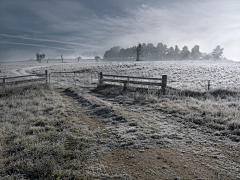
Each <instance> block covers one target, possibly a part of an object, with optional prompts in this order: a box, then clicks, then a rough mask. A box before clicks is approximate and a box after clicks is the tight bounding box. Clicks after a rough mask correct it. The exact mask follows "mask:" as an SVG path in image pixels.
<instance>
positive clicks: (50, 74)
mask: <svg viewBox="0 0 240 180" xmlns="http://www.w3.org/2000/svg"><path fill="white" fill-rule="evenodd" d="M50 76H51V73H49V75H48V83H49V84H51V83H50Z"/></svg>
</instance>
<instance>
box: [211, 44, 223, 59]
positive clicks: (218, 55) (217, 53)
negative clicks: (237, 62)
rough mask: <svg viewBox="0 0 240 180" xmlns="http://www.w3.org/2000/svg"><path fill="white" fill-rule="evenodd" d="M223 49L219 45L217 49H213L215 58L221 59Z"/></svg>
mask: <svg viewBox="0 0 240 180" xmlns="http://www.w3.org/2000/svg"><path fill="white" fill-rule="evenodd" d="M223 50H224V48H221V47H220V46H219V45H218V46H217V47H216V48H215V49H213V52H212V57H213V59H217V60H218V59H221V58H222V54H223Z"/></svg>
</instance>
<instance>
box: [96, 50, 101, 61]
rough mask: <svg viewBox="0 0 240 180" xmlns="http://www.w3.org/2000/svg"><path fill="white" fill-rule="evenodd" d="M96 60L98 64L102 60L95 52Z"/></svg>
mask: <svg viewBox="0 0 240 180" xmlns="http://www.w3.org/2000/svg"><path fill="white" fill-rule="evenodd" d="M94 59H95V61H96V62H98V61H99V60H100V59H101V58H100V57H99V56H98V55H97V53H96V52H94Z"/></svg>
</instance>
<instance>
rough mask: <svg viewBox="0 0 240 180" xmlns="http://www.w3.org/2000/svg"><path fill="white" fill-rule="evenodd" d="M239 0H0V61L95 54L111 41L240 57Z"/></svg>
mask: <svg viewBox="0 0 240 180" xmlns="http://www.w3.org/2000/svg"><path fill="white" fill-rule="evenodd" d="M239 9H240V1H238V0H229V1H225V0H198V1H197V0H181V1H180V0H168V1H164V0H162V1H161V0H150V1H147V3H146V1H143V0H121V1H113V0H87V1H85V0H68V1H63V0H62V1H59V0H58V1H57V0H52V1H46V0H42V1H37V0H18V1H15V0H6V1H5V0H0V61H6V60H23V59H31V58H35V55H36V53H37V52H42V53H45V54H46V56H47V57H49V58H55V57H60V55H61V54H62V55H63V56H65V57H75V54H77V55H80V56H82V57H93V53H94V52H95V51H96V52H98V54H99V55H100V56H103V54H104V52H105V51H106V50H108V49H110V48H111V47H113V46H117V45H118V46H121V47H123V48H126V47H130V46H133V45H136V44H137V43H138V42H141V43H142V42H145V43H153V44H154V45H157V43H159V42H162V43H164V44H167V45H168V47H170V46H174V45H178V46H179V47H183V46H184V45H187V46H188V47H189V49H190V48H192V47H193V46H194V45H200V51H202V52H207V53H209V52H211V51H212V49H213V48H215V47H216V46H217V45H220V46H221V47H223V48H224V55H225V56H227V57H228V58H229V59H233V60H240V53H239V47H240V41H239V40H240V31H239V29H240V23H239V22H240V13H239Z"/></svg>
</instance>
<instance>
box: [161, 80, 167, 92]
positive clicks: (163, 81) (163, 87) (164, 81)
mask: <svg viewBox="0 0 240 180" xmlns="http://www.w3.org/2000/svg"><path fill="white" fill-rule="evenodd" d="M166 87H167V75H162V90H163V94H165V93H166Z"/></svg>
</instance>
